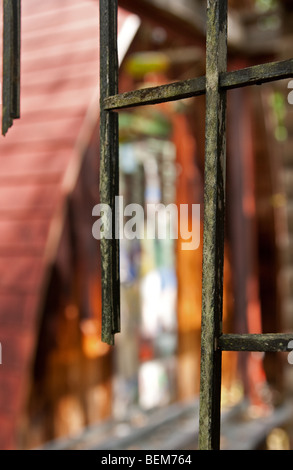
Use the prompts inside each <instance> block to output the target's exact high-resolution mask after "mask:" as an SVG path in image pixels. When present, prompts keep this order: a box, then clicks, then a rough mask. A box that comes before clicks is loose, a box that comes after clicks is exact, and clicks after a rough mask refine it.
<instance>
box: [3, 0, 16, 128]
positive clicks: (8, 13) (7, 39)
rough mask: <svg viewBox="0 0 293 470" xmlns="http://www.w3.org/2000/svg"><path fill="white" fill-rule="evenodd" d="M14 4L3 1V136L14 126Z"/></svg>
mask: <svg viewBox="0 0 293 470" xmlns="http://www.w3.org/2000/svg"><path fill="white" fill-rule="evenodd" d="M12 17H13V12H12V2H11V0H4V1H3V80H2V134H3V135H5V134H6V132H7V131H8V129H9V127H11V126H12V122H13V121H12V116H11V105H12V96H11V83H12V68H11V63H12V57H13V41H12V24H13V22H12Z"/></svg>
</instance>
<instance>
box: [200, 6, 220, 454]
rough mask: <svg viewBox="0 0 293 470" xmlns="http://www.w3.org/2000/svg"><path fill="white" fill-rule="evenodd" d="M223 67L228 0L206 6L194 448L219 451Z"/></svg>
mask: <svg viewBox="0 0 293 470" xmlns="http://www.w3.org/2000/svg"><path fill="white" fill-rule="evenodd" d="M226 69H227V0H208V2H207V45H206V151H205V152H206V153H205V199H204V210H205V221H204V247H203V287H202V336H201V383H200V418H199V420H200V423H199V425H200V430H199V448H200V449H201V450H217V449H219V448H220V401H221V362H222V354H221V351H220V350H219V349H218V348H217V341H218V338H219V336H220V334H221V332H222V304H223V265H224V222H225V160H226V92H225V91H221V90H220V88H219V77H220V74H221V73H222V72H225V71H226Z"/></svg>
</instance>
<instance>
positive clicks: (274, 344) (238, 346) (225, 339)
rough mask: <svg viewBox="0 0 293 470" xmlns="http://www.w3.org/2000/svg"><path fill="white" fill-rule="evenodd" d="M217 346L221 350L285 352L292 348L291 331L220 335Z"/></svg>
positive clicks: (292, 336)
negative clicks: (288, 332)
mask: <svg viewBox="0 0 293 470" xmlns="http://www.w3.org/2000/svg"><path fill="white" fill-rule="evenodd" d="M289 343H291V344H289ZM218 347H219V349H221V350H222V351H260V352H278V351H281V352H282V351H283V352H286V351H290V350H292V349H293V333H292V334H243V335H234V334H229V335H222V336H221V337H220V338H219V344H218Z"/></svg>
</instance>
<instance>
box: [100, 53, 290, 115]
mask: <svg viewBox="0 0 293 470" xmlns="http://www.w3.org/2000/svg"><path fill="white" fill-rule="evenodd" d="M291 77H293V59H290V60H284V61H281V62H269V63H267V64H261V65H254V66H252V67H247V68H245V69H241V70H234V71H232V72H225V73H222V74H220V79H219V81H220V89H224V90H230V89H233V88H240V87H244V86H252V85H260V84H262V83H267V82H272V81H275V80H282V79H286V78H291ZM205 92H206V78H205V77H204V76H203V77H198V78H192V79H189V80H183V81H178V82H174V83H169V84H166V85H161V86H156V87H149V88H142V89H140V90H134V91H129V92H126V93H120V94H118V95H114V96H109V97H108V98H106V99H105V100H104V109H105V110H107V111H111V110H112V111H114V110H117V111H118V110H119V109H124V108H133V107H136V106H145V105H150V104H159V103H165V102H167V101H175V100H181V99H185V98H191V97H193V96H199V95H204V94H205Z"/></svg>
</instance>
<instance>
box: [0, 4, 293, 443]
mask: <svg viewBox="0 0 293 470" xmlns="http://www.w3.org/2000/svg"><path fill="white" fill-rule="evenodd" d="M119 5H120V7H119V35H118V46H119V60H120V91H121V92H122V91H128V90H131V89H134V88H137V87H147V86H153V85H160V84H163V83H169V82H171V81H176V80H179V79H180V80H182V79H187V78H193V77H196V76H201V75H204V74H205V9H206V2H205V1H202V0H182V1H180V2H178V1H177V0H169V1H168V0H160V1H158V0H140V1H139V2H135V1H133V0H121V1H119ZM229 5H230V9H229V37H228V45H229V63H228V67H229V70H233V69H238V68H243V67H246V66H250V65H254V64H258V63H264V62H269V61H274V60H283V59H288V58H291V57H292V35H293V32H292V26H293V5H292V2H291V1H290V0H279V1H277V0H246V1H240V0H239V1H238V0H233V1H232V0H231V1H230V2H229ZM1 27H2V18H1ZM290 83H291V85H290ZM290 86H291V88H293V83H292V82H290V81H288V80H283V81H280V82H276V83H272V84H267V85H262V86H261V87H251V88H247V89H237V90H233V91H229V93H228V127H227V129H228V143H227V147H228V148H227V224H226V225H227V230H226V251H225V279H224V284H225V286H224V332H225V333H232V332H235V333H236V332H237V333H245V332H249V333H260V332H264V333H274V332H290V331H292V328H293V316H292V311H293V310H292V309H293V265H292V261H293V248H292V247H293V225H292V221H293V211H292V207H293V192H292V184H291V183H292V181H293V125H292V122H293V121H292V113H293V106H292V105H290V104H289V100H288V95H289V92H290V89H291V88H290ZM291 101H292V100H291ZM119 119H120V175H121V183H120V187H121V195H123V197H124V203H125V205H126V204H129V203H132V202H135V203H139V204H141V205H142V206H144V205H145V204H147V203H149V202H158V203H163V204H165V205H167V204H170V203H175V204H178V205H179V204H189V205H190V204H201V215H202V216H203V184H204V177H203V167H204V130H205V99H204V97H196V98H192V99H187V100H182V101H178V102H172V103H168V104H164V105H157V106H151V107H145V108H137V109H134V110H132V111H123V112H121V113H120V114H119ZM98 175H99V5H98V0H83V1H81V0H58V1H57V0H50V1H40V0H26V1H25V2H22V51H21V119H20V120H19V121H15V123H14V125H13V127H12V128H11V129H10V130H9V132H8V134H7V136H6V137H5V138H4V137H1V139H0V342H1V345H2V364H1V365H0V384H1V385H0V448H1V449H23V448H24V449H27V448H35V447H39V446H42V445H44V444H45V443H49V442H52V441H53V442H56V439H59V438H62V439H63V441H62V442H63V444H62V445H64V446H65V447H66V446H67V447H68V446H70V445H73V444H70V442H71V443H72V442H74V443H75V444H74V445H76V446H78V442H79V440H80V442H81V441H82V442H85V443H84V444H83V445H85V446H87V445H91V446H95V445H98V444H97V443H98V441H100V440H101V437H104V438H105V439H106V437H105V436H107V439H108V440H106V441H104V445H106V446H107V444H108V446H109V447H110V446H112V445H114V443H116V445H117V446H120V445H122V444H121V442H120V443H118V441H117V435H115V433H114V431H113V430H114V429H116V430H117V429H118V428H117V423H120V427H119V432H118V435H120V436H121V435H124V436H125V433H126V434H127V433H128V434H129V435H128V443H127V446H128V447H130V448H131V445H132V444H131V436H135V434H137V429H139V430H140V431H142V430H143V429H145V428H146V425H147V424H148V423H151V422H153V421H152V420H154V416H156V419H157V421H156V422H155V424H154V426H155V427H156V426H158V425H159V423H158V419H159V417H161V418H160V419H161V424H162V423H163V424H164V425H166V423H167V424H168V423H169V431H170V429H171V427H172V429H173V431H172V432H173V435H174V436H175V437H174V439H175V440H176V429H178V442H177V444H178V445H179V441H180V439H179V434H180V433H179V430H180V428H181V427H182V420H183V418H184V419H185V420H186V419H187V420H188V426H189V428H190V426H191V429H192V424H191V422H190V420H191V421H192V422H193V423H194V427H195V428H196V409H197V408H196V407H197V405H196V403H197V399H198V392H199V362H200V321H201V263H202V251H201V250H202V243H201V245H200V248H199V249H198V250H195V251H184V250H182V249H181V242H182V240H180V239H179V240H172V239H171V238H170V239H166V240H159V239H158V240H147V239H146V238H142V239H139V240H137V239H134V240H122V241H121V306H122V333H121V334H120V335H118V337H117V341H116V345H115V347H113V348H110V347H109V346H107V345H105V344H103V343H101V341H100V330H101V299H100V258H99V256H100V254H99V244H98V242H97V241H96V240H95V239H94V237H93V235H92V225H93V223H94V221H95V218H94V217H93V216H92V210H93V207H94V206H95V205H96V204H97V203H98V202H99V187H98V181H99V177H98ZM190 215H191V214H190ZM186 222H188V214H186ZM201 222H202V221H201ZM201 235H202V231H201ZM292 392H293V376H292V365H290V364H289V363H288V357H287V355H286V354H266V355H263V354H261V353H245V354H244V353H241V354H237V353H224V354H223V390H222V401H223V410H228V411H229V412H230V413H231V414H229V413H228V415H227V416H228V418H227V420H226V422H225V426H226V427H225V429H226V431H225V445H226V446H227V447H229V442H230V440H231V445H230V447H232V440H233V439H232V438H233V429H234V428H233V422H234V421H235V414H233V410H237V413H238V414H237V428H238V429H242V428H241V425H242V424H243V426H244V425H247V423H248V425H249V426H250V427H249V431H247V430H246V431H245V430H244V428H245V426H244V427H243V434H242V437H241V441H242V443H243V442H244V441H245V439H247V442H248V441H249V438H250V441H249V442H251V436H254V437H253V438H254V444H253V443H252V444H250V445H254V446H256V445H258V446H264V447H265V446H267V447H269V448H281V449H282V448H283V449H286V448H292V447H293V435H292V429H291V428H292V422H291V416H290V412H288V409H289V410H291V408H290V407H289V408H288V406H289V405H290V404H291V400H292ZM244 403H245V406H244V408H243V404H244ZM239 407H240V408H239ZM239 409H240V411H239ZM154 413H155V414H154ZM177 418H178V419H179V418H180V419H181V421H180V419H179V421H176V419H177ZM148 419H149V420H150V421H149V422H148ZM172 419H174V423H173V424H174V425H172ZM115 423H116V428H115ZM123 423H124V424H125V423H128V424H127V425H128V428H127V426H126V427H124V428H123V426H122V424H123ZM129 423H130V424H129ZM111 426H112V427H111ZM176 426H177V427H176ZM89 429H90V430H92V431H91V433H90V432H89ZM93 429H94V430H95V431H93ZM111 429H112V431H110V430H111ZM130 429H132V433H131V432H130V431H129V430H130ZM153 429H154V428H152V427H151V426H150V424H149V430H150V432H153ZM245 429H248V428H245ZM252 430H254V432H253V431H252ZM119 433H120V434H119ZM192 433H193V430H192V431H191V434H192ZM195 434H196V432H195V430H194V439H195ZM72 436H79V438H75V440H73V441H72V440H71V439H72ZM81 436H83V437H81ZM86 436H90V437H88V439H89V440H90V444H87V443H86ZM141 436H142V441H143V439H144V442H145V444H144V445H147V444H146V442H147V439H146V434H143V433H142V434H141ZM189 437H190V435H189ZM65 438H66V439H69V440H67V441H66V442H67V443H66V445H65V444H64V442H65V441H64V439H65ZM115 439H116V440H115ZM133 439H134V437H133ZM170 442H171V441H170ZM239 443H240V438H239ZM189 444H190V442H189V441H188V439H187V440H186V442H185V445H186V446H188V445H189ZM101 445H102V444H101ZM140 445H142V444H140ZM162 445H163V444H162ZM172 445H173V447H172V448H176V444H174V441H173V442H172ZM180 445H182V446H183V445H184V444H183V442H181V441H180ZM190 445H191V444H190ZM193 445H195V442H194V443H193ZM233 445H236V446H237V443H236V444H235V443H234V444H233ZM247 445H248V444H247ZM125 447H126V444H125ZM106 448H108V447H106Z"/></svg>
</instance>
